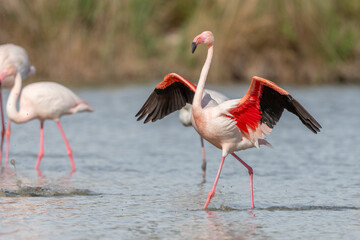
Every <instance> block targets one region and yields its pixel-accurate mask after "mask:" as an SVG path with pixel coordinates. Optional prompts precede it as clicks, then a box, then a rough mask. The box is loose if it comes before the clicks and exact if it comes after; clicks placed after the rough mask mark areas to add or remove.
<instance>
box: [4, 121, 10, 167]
mask: <svg viewBox="0 0 360 240" xmlns="http://www.w3.org/2000/svg"><path fill="white" fill-rule="evenodd" d="M10 133H11V121H10V119H8V124H7V130H6V153H5V161H6V164H8V162H9V146H10Z"/></svg>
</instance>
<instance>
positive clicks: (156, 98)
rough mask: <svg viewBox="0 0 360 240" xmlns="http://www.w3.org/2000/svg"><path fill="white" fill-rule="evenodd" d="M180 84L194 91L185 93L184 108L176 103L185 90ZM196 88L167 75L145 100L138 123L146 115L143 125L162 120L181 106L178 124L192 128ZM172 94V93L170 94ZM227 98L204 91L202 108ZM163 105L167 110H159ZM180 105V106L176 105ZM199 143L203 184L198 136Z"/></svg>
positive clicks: (204, 170)
mask: <svg viewBox="0 0 360 240" xmlns="http://www.w3.org/2000/svg"><path fill="white" fill-rule="evenodd" d="M180 83H182V84H188V85H189V86H191V89H194V91H190V92H188V93H186V94H187V95H188V98H187V99H185V101H186V103H185V106H183V105H184V103H183V102H180V103H176V101H177V100H178V99H181V98H179V97H177V96H178V94H181V91H184V90H186V89H183V90H182V89H179V86H181V85H179V84H180ZM195 89H196V86H194V85H193V84H192V83H191V82H189V81H188V80H186V79H185V78H184V77H182V76H180V75H179V74H176V73H169V74H168V75H166V76H165V77H164V80H163V81H161V82H160V83H159V84H158V85H157V86H156V87H155V89H154V91H153V92H152V93H151V95H150V96H149V98H148V99H147V100H146V102H145V104H144V105H143V106H142V108H141V109H140V111H139V112H138V113H137V114H136V116H135V117H138V119H137V120H138V121H139V120H141V119H143V118H144V117H145V116H146V115H147V117H146V119H145V120H144V123H147V122H149V121H150V120H151V121H152V122H155V121H157V120H159V119H162V118H163V117H165V116H167V115H169V114H170V113H172V112H174V111H177V110H179V109H180V108H181V107H180V105H181V106H183V107H182V108H181V109H180V111H179V120H180V122H181V123H182V124H183V125H184V126H185V127H189V126H192V122H191V116H192V105H191V103H192V100H193V97H194V92H195ZM170 92H172V93H170ZM228 99H229V98H228V97H226V96H224V95H223V94H221V93H219V92H216V91H213V90H209V89H205V93H204V96H203V102H204V103H203V104H204V106H205V105H206V104H208V102H209V101H214V102H216V103H217V104H220V103H222V102H224V101H226V100H228ZM163 104H168V105H167V106H169V108H167V109H159V108H158V106H162V105H163ZM177 104H180V105H177ZM200 143H201V154H202V159H203V162H202V165H201V168H202V171H203V182H205V178H206V157H205V148H204V140H203V138H202V137H201V136H200Z"/></svg>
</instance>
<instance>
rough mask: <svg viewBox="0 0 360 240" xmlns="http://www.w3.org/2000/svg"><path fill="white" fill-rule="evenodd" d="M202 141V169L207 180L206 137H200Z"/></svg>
mask: <svg viewBox="0 0 360 240" xmlns="http://www.w3.org/2000/svg"><path fill="white" fill-rule="evenodd" d="M200 141H201V154H202V158H203V162H202V165H201V169H202V171H203V182H205V181H206V178H205V177H206V157H205V147H204V139H203V138H202V137H200Z"/></svg>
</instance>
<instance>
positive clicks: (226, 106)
mask: <svg viewBox="0 0 360 240" xmlns="http://www.w3.org/2000/svg"><path fill="white" fill-rule="evenodd" d="M199 44H205V45H206V46H208V53H207V58H206V61H205V64H204V66H203V68H202V70H201V74H200V78H199V82H198V85H197V87H195V86H194V85H193V84H191V83H190V82H188V81H178V80H173V82H174V83H175V84H173V85H172V86H173V87H172V89H171V91H168V90H167V89H166V88H165V90H164V91H163V94H164V95H165V97H164V96H162V98H163V99H171V101H168V102H164V101H161V102H157V105H156V106H152V108H154V109H156V110H154V111H155V112H156V113H158V112H166V111H167V109H173V108H174V104H176V106H177V108H179V109H180V108H181V107H183V106H184V105H185V104H186V102H192V125H193V127H194V128H195V129H196V131H197V132H198V133H199V134H200V136H201V137H203V138H204V139H206V140H207V141H208V142H210V143H211V144H213V145H214V146H216V147H217V148H219V149H221V150H222V159H221V163H220V167H219V170H218V173H217V175H216V178H215V182H214V185H213V187H212V189H211V191H210V192H209V194H208V197H207V200H206V203H205V205H204V207H203V208H204V209H206V208H207V207H208V205H209V203H210V201H211V199H212V197H213V196H214V194H215V190H216V185H217V182H218V180H219V177H220V173H221V169H222V167H223V164H224V160H225V158H226V156H227V155H228V154H231V155H233V156H234V157H235V158H236V159H237V160H238V161H239V162H240V163H242V164H243V165H244V166H245V167H246V168H247V170H248V172H249V175H250V195H251V207H252V208H254V195H253V169H252V168H251V167H250V166H249V165H247V164H246V163H245V162H244V161H243V160H242V159H240V158H239V157H238V156H237V155H236V154H235V153H234V152H235V151H240V150H245V149H248V148H252V147H256V148H259V146H260V145H267V146H271V145H270V144H269V143H268V142H267V141H266V140H265V136H266V135H267V134H270V133H271V131H272V129H273V128H274V126H275V125H276V123H277V122H278V121H279V119H280V117H281V115H282V112H283V111H284V109H287V110H288V111H289V112H291V113H293V114H295V115H296V116H298V117H299V119H300V121H301V122H302V123H303V124H304V125H305V126H306V127H307V128H309V129H310V130H311V131H312V132H313V133H318V132H320V128H321V125H320V124H319V123H318V122H317V121H316V120H315V119H314V118H313V117H312V116H311V115H310V113H308V111H306V110H305V108H304V107H303V106H302V105H301V104H300V103H299V102H298V101H296V100H295V98H293V97H292V96H291V95H290V94H289V93H288V92H287V91H285V90H284V89H282V88H280V87H278V86H277V85H276V84H275V83H273V82H271V81H269V80H266V79H264V78H260V77H256V76H255V77H253V78H252V82H251V84H250V87H249V89H248V91H247V93H246V94H245V96H244V97H243V98H241V99H233V100H228V101H225V102H223V103H221V104H217V103H216V102H214V101H210V102H209V103H208V104H206V105H204V104H203V98H202V96H203V94H204V87H205V82H206V78H207V74H208V72H209V69H210V64H211V60H212V56H213V51H214V36H213V34H212V33H211V32H210V31H205V32H203V33H201V34H199V35H197V36H196V37H195V38H194V40H193V42H192V52H193V53H194V51H195V50H196V48H197V46H198V45H199ZM194 92H195V93H194ZM174 93H176V94H174ZM191 93H194V95H193V99H191V100H190V99H189V95H191Z"/></svg>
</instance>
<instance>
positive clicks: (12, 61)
mask: <svg viewBox="0 0 360 240" xmlns="http://www.w3.org/2000/svg"><path fill="white" fill-rule="evenodd" d="M9 66H14V67H15V68H16V69H17V71H18V72H19V73H20V76H21V78H22V79H25V78H26V77H27V76H29V75H32V74H34V73H35V71H36V70H35V67H34V66H30V62H29V58H28V55H27V53H26V51H25V49H24V48H22V47H20V46H17V45H15V44H11V43H7V44H2V45H0V82H1V88H11V87H12V86H13V85H14V79H15V78H14V76H13V75H8V74H7V70H8V67H9ZM1 88H0V111H1V120H2V130H1V143H0V163H1V161H2V149H3V143H4V134H5V121H4V111H3V104H2V95H1ZM10 127H11V121H8V126H7V131H6V141H7V145H6V164H7V163H8V152H9V151H8V150H9V148H8V146H9V140H10Z"/></svg>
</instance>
